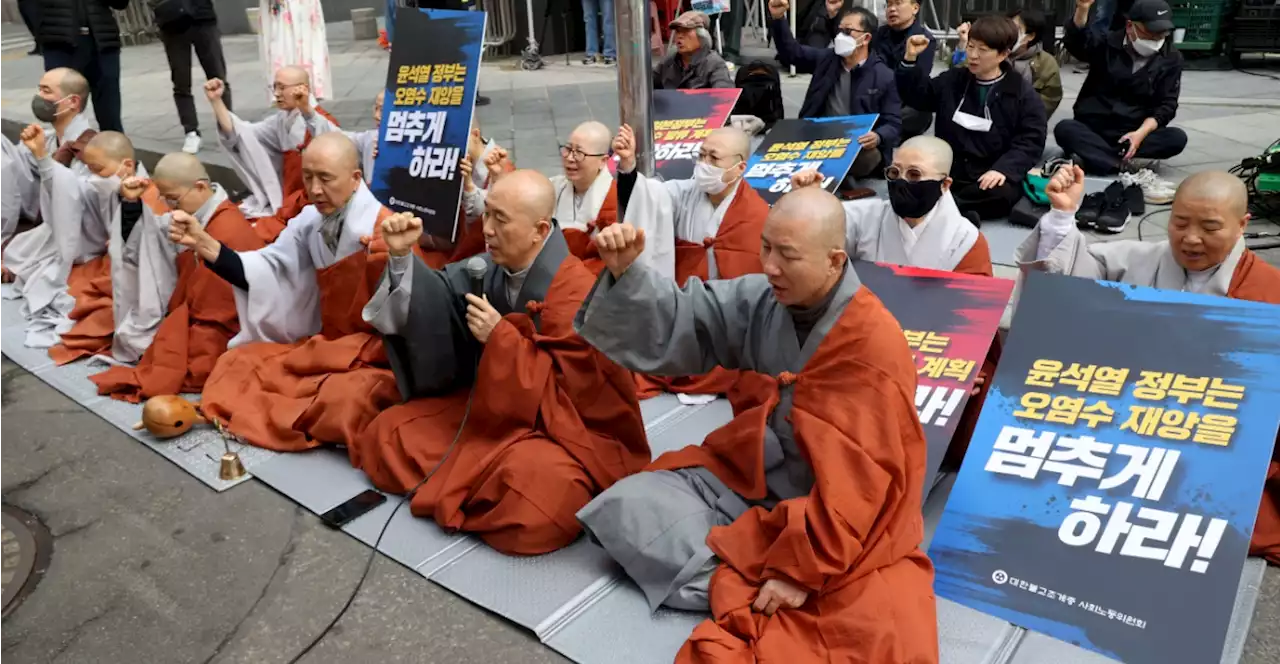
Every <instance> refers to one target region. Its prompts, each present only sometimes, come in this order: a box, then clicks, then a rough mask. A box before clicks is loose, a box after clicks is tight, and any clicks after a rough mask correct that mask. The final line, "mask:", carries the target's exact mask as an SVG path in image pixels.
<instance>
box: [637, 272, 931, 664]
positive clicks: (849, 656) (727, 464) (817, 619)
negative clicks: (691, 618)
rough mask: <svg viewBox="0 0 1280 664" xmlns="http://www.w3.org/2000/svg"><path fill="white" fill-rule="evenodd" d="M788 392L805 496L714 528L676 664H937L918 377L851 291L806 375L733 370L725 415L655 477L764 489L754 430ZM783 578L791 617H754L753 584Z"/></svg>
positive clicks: (890, 321) (664, 461) (870, 300)
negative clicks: (706, 587)
mask: <svg viewBox="0 0 1280 664" xmlns="http://www.w3.org/2000/svg"><path fill="white" fill-rule="evenodd" d="M788 384H791V385H794V388H795V389H794V393H793V404H792V409H791V412H790V415H789V420H790V421H791V423H792V426H793V427H794V432H795V439H796V442H797V444H798V445H799V447H800V451H801V453H802V454H803V455H804V458H805V459H806V460H808V462H809V465H810V467H811V468H812V470H813V474H814V483H813V488H812V489H811V491H810V493H809V494H808V495H807V496H803V497H799V498H793V499H790V500H784V501H782V502H781V503H779V504H778V505H777V506H775V507H774V508H773V509H772V510H766V509H764V508H763V507H759V506H757V507H753V508H751V509H750V510H748V511H747V512H746V513H745V514H743V515H742V516H741V517H739V518H738V519H737V520H735V521H734V522H733V523H732V524H730V525H728V526H721V527H716V528H713V529H712V530H711V534H710V535H708V537H707V545H708V546H709V547H710V548H711V550H712V551H714V552H715V554H716V556H717V557H719V559H720V560H721V565H720V567H719V568H718V569H717V570H716V572H715V575H714V576H713V577H712V579H711V585H710V595H711V612H712V615H713V618H712V619H711V620H707V621H705V622H703V623H702V624H700V625H698V627H697V628H695V629H694V631H693V634H692V635H691V636H690V637H689V641H688V642H686V643H685V645H684V647H683V648H681V650H680V652H679V654H678V655H677V656H676V661H677V662H679V663H695V662H697V663H703V662H706V663H712V662H714V663H717V664H719V663H738V662H741V663H743V664H746V663H749V662H757V661H761V662H783V661H785V662H795V663H797V664H799V663H802V662H804V663H807V662H854V663H863V664H889V663H906V662H911V663H916V662H920V663H927V662H937V661H938V635H937V617H936V615H935V601H936V600H935V598H934V594H933V589H932V585H933V565H932V563H930V561H929V559H928V557H927V556H926V555H925V554H924V552H923V551H921V550H920V543H921V542H922V540H923V537H924V523H923V519H922V517H921V496H922V495H923V486H922V484H923V482H924V467H925V455H926V445H925V439H924V432H923V430H922V429H921V428H920V422H919V419H918V418H917V416H916V410H915V401H914V399H915V387H916V370H915V365H914V363H913V362H912V360H911V351H910V349H908V348H907V345H906V340H905V339H904V338H903V336H902V330H901V329H900V328H899V326H898V323H897V321H896V320H895V319H894V318H893V316H892V315H890V314H889V313H888V311H887V310H886V309H885V308H884V305H883V304H881V302H880V301H879V299H877V298H876V297H875V295H873V294H872V293H871V292H870V291H869V290H867V289H866V288H865V287H862V288H860V289H859V290H858V291H857V293H856V294H855V295H854V297H853V299H852V300H851V301H850V302H849V304H848V305H847V307H846V309H845V311H844V313H843V314H842V315H841V317H840V319H839V320H838V321H837V322H836V323H835V325H833V326H832V328H831V330H830V331H829V332H828V333H827V334H826V336H825V337H824V338H823V339H822V341H821V343H820V344H819V345H818V347H817V350H816V351H815V352H814V354H813V356H812V357H811V358H810V359H809V361H808V362H807V363H806V364H805V366H804V370H803V371H802V372H801V373H800V374H798V375H796V374H789V373H784V374H783V375H781V376H779V377H777V378H773V377H771V376H767V375H764V374H760V373H756V372H753V371H746V370H744V371H742V372H741V376H740V379H739V381H738V382H737V383H736V384H735V386H734V388H733V390H732V391H731V393H730V395H729V398H730V400H731V401H732V403H733V408H734V414H735V418H734V420H733V421H732V422H730V423H729V424H727V425H725V426H724V427H722V428H721V429H719V430H717V431H715V432H713V433H711V434H710V435H709V436H707V438H706V440H705V441H704V442H703V443H702V444H701V445H697V446H692V447H686V448H684V449H682V450H677V451H675V452H671V453H668V454H664V455H662V456H661V457H659V458H658V459H657V460H656V461H655V462H654V463H653V465H652V467H651V469H653V470H673V469H678V468H691V467H704V468H707V469H708V470H710V471H711V472H712V473H714V474H715V476H716V477H717V478H719V479H720V480H721V481H722V482H724V483H725V484H726V485H727V486H728V487H729V488H730V489H732V490H733V491H735V492H736V493H738V494H739V495H741V496H743V497H745V498H747V499H751V500H760V499H763V498H765V497H766V495H767V494H768V487H767V485H766V483H765V471H764V464H765V460H764V444H763V441H764V436H765V432H764V429H765V427H766V426H768V424H767V422H768V418H769V416H770V414H771V413H772V411H773V409H774V408H775V407H777V406H778V403H779V389H780V388H779V386H780V385H788ZM769 579H783V580H786V581H788V582H790V583H792V584H794V585H797V586H800V587H802V588H805V589H807V590H808V591H809V597H808V599H807V600H806V602H805V603H804V604H803V605H802V606H801V607H800V608H798V609H786V608H784V609H781V610H780V611H779V612H778V613H776V614H774V615H773V616H772V617H766V616H765V615H764V614H761V613H755V612H753V611H752V608H751V605H752V603H753V602H754V601H755V598H756V595H757V594H758V592H759V588H760V587H761V585H763V584H764V583H765V582H766V581H768V580H769Z"/></svg>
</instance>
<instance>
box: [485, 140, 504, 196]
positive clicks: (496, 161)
mask: <svg viewBox="0 0 1280 664" xmlns="http://www.w3.org/2000/svg"><path fill="white" fill-rule="evenodd" d="M507 157H508V155H507V149H506V148H504V147H502V146H500V145H495V146H493V149H492V150H490V151H489V154H487V155H485V157H484V167H485V168H487V169H488V170H489V183H488V185H489V186H490V187H492V186H493V183H495V182H497V181H498V178H499V177H502V174H503V173H505V172H506V170H505V169H504V168H503V166H502V165H503V164H504V163H506V161H507Z"/></svg>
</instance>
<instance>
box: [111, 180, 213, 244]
mask: <svg viewBox="0 0 1280 664" xmlns="http://www.w3.org/2000/svg"><path fill="white" fill-rule="evenodd" d="M129 179H131V180H133V179H136V178H129ZM121 188H122V189H123V186H121ZM169 219H170V221H169V241H170V242H173V243H174V244H180V245H182V246H184V247H191V248H193V249H195V248H198V247H199V245H200V243H201V241H202V240H204V239H205V238H208V237H209V236H208V234H206V233H205V232H204V227H203V226H201V225H200V220H199V219H196V218H195V217H193V216H191V215H190V214H188V213H186V212H183V211H182V210H174V211H173V212H172V213H170V215H169ZM210 239H211V238H210ZM214 257H215V258H216V257H217V256H216V254H215V256H214Z"/></svg>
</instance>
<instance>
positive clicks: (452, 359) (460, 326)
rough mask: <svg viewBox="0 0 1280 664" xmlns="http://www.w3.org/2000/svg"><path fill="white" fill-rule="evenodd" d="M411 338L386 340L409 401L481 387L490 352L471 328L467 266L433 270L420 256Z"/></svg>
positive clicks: (411, 307)
mask: <svg viewBox="0 0 1280 664" xmlns="http://www.w3.org/2000/svg"><path fill="white" fill-rule="evenodd" d="M413 260H414V263H415V264H414V266H413V270H412V274H411V277H412V279H413V281H412V285H411V287H410V293H411V296H410V300H409V319H408V324H407V325H406V326H405V329H406V330H408V331H409V332H410V333H409V334H407V335H383V343H384V345H385V347H386V351H387V360H388V361H389V362H390V364H391V370H392V371H393V372H394V373H395V376H396V385H397V387H399V388H400V396H401V397H402V398H404V400H406V401H408V400H409V399H413V398H417V397H429V396H440V395H444V394H448V393H450V392H453V391H455V390H457V389H459V388H462V387H466V386H468V385H471V384H472V383H474V382H475V376H476V366H477V363H478V362H479V359H480V353H481V352H482V351H483V350H484V347H483V346H482V345H481V344H480V342H478V341H476V339H475V337H474V336H472V334H471V330H470V329H469V328H468V327H467V320H466V300H465V296H466V293H467V292H468V289H469V280H468V277H467V273H466V270H465V269H464V267H463V264H462V263H455V264H452V265H448V266H446V267H445V269H444V270H433V269H431V268H430V267H428V266H427V264H426V263H423V262H422V260H421V259H419V258H418V257H416V256H415V257H414V259H413Z"/></svg>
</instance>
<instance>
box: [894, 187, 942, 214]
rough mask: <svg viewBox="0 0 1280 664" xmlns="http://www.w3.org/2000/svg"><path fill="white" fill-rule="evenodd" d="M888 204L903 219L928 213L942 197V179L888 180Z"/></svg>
mask: <svg viewBox="0 0 1280 664" xmlns="http://www.w3.org/2000/svg"><path fill="white" fill-rule="evenodd" d="M888 184H889V205H890V206H892V207H893V211H894V213H895V214H897V215H898V216H899V217H902V218H903V219H918V218H920V217H923V216H925V215H926V214H929V211H930V210H932V209H933V206H935V205H937V204H938V199H939V198H942V180H921V181H919V182H907V181H906V180H889V183H888Z"/></svg>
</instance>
